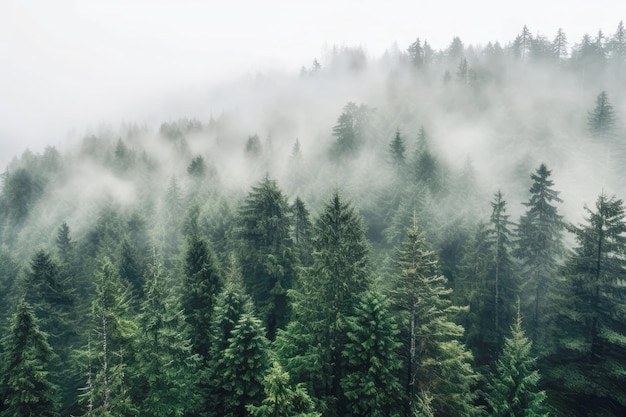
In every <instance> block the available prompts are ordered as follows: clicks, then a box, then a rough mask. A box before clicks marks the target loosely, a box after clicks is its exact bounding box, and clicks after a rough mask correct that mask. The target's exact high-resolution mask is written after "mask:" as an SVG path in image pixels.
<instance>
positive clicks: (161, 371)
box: [131, 250, 200, 417]
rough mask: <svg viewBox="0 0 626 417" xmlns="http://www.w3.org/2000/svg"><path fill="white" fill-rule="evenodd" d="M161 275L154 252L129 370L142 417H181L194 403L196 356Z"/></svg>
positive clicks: (148, 271)
mask: <svg viewBox="0 0 626 417" xmlns="http://www.w3.org/2000/svg"><path fill="white" fill-rule="evenodd" d="M164 274H165V271H164V270H163V265H162V262H161V260H160V258H159V257H158V256H157V255H156V250H155V252H154V253H153V255H152V259H151V261H150V263H149V265H148V270H147V274H146V284H145V290H144V292H145V299H144V300H143V302H142V303H141V313H140V315H139V318H138V323H139V330H140V332H139V337H138V341H137V349H136V350H137V355H136V364H135V365H134V366H133V369H132V370H131V371H132V380H133V387H134V390H133V391H134V397H135V398H134V399H135V402H136V403H137V404H138V406H139V408H140V409H141V415H142V416H154V417H161V416H163V417H165V416H172V417H174V416H182V415H185V413H188V412H193V411H194V410H195V408H196V407H197V404H198V395H197V392H196V383H197V382H198V381H197V380H198V376H197V372H198V366H199V361H200V357H199V356H198V355H194V354H193V353H192V351H191V349H192V346H191V341H190V335H189V328H188V326H187V324H186V323H185V318H184V316H183V314H182V310H181V309H180V305H179V303H178V302H177V301H176V299H175V298H174V297H173V296H172V294H171V292H170V289H169V288H167V286H166V277H165V276H164Z"/></svg>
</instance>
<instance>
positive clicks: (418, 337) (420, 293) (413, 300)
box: [391, 220, 478, 416]
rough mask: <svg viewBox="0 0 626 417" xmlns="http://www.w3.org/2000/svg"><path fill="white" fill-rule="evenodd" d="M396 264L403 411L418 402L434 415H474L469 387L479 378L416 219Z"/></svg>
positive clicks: (395, 299) (407, 412)
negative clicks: (404, 395)
mask: <svg viewBox="0 0 626 417" xmlns="http://www.w3.org/2000/svg"><path fill="white" fill-rule="evenodd" d="M397 262H398V263H397V272H396V275H395V277H394V278H393V283H392V288H393V289H392V290H391V296H392V300H393V303H394V305H395V308H396V311H397V312H398V314H399V316H400V320H401V326H402V327H401V331H402V333H401V336H402V347H401V349H400V351H401V357H402V358H403V360H404V364H403V371H402V383H403V385H404V389H405V391H406V400H407V402H406V404H405V407H404V415H407V416H408V415H410V414H411V413H413V412H417V409H418V408H420V407H419V406H420V405H422V406H425V405H427V407H426V408H428V409H432V410H434V413H435V414H436V415H437V414H441V415H449V416H470V415H475V414H477V413H478V409H477V408H475V407H474V405H473V401H474V395H473V394H472V391H471V387H472V385H473V384H474V383H476V381H477V379H478V377H477V375H476V374H475V373H474V371H473V370H472V368H471V365H470V363H471V361H472V354H471V353H470V352H468V351H467V350H466V349H465V346H464V345H463V344H462V343H461V338H462V337H463V331H464V329H463V327H461V326H460V325H458V324H456V323H454V321H453V319H454V318H455V317H456V316H457V315H458V313H459V312H460V310H461V309H460V308H459V307H455V306H453V305H452V303H451V301H450V294H451V290H450V289H448V288H447V280H446V278H445V277H444V276H442V275H441V274H439V271H438V269H439V268H438V265H437V260H436V257H435V255H434V253H433V252H432V251H430V250H428V248H427V244H426V241H425V239H424V236H423V234H421V233H419V232H418V229H417V221H416V220H414V223H413V227H411V228H409V229H408V231H407V237H406V239H405V241H404V242H403V244H402V246H401V248H400V249H399V250H398V254H397ZM426 400H428V401H426ZM425 402H426V403H427V404H425ZM421 408H424V407H421Z"/></svg>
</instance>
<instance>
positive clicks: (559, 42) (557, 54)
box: [552, 28, 568, 64]
mask: <svg viewBox="0 0 626 417" xmlns="http://www.w3.org/2000/svg"><path fill="white" fill-rule="evenodd" d="M567 44H568V42H567V36H566V35H565V32H564V31H563V29H561V28H559V29H558V30H557V32H556V36H555V37H554V41H553V42H552V53H553V55H554V59H555V60H556V62H557V64H560V63H561V62H562V61H563V59H565V58H567Z"/></svg>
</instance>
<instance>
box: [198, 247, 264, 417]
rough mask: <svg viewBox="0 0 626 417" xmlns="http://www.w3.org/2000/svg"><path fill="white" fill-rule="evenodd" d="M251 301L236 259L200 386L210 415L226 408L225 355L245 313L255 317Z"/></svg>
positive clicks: (220, 300) (222, 295)
mask: <svg viewBox="0 0 626 417" xmlns="http://www.w3.org/2000/svg"><path fill="white" fill-rule="evenodd" d="M252 312H253V307H252V300H251V299H250V297H249V296H248V295H247V294H246V293H245V292H244V289H243V282H242V278H241V273H240V271H239V270H238V268H237V265H236V263H235V261H234V258H233V259H231V267H230V271H229V273H228V275H227V279H226V284H225V286H224V289H223V290H222V291H221V292H220V294H219V295H218V296H217V299H216V301H215V308H214V311H213V315H212V319H211V326H210V330H209V346H210V348H209V355H208V358H209V361H208V363H207V366H206V369H207V371H206V374H205V375H202V377H201V378H202V380H201V381H200V386H201V387H202V388H203V390H205V398H204V399H203V409H204V411H205V413H207V415H209V416H214V417H219V416H221V415H222V414H221V413H222V411H223V410H225V407H226V399H227V397H228V395H230V394H229V392H228V391H227V390H226V387H225V386H224V385H223V384H222V382H223V379H222V378H223V375H224V373H225V372H226V368H227V366H228V363H227V361H226V359H225V357H224V352H225V351H226V349H228V347H229V346H230V342H229V340H230V338H231V337H232V335H233V331H234V329H235V326H236V325H237V323H238V322H239V319H240V318H241V316H242V314H252Z"/></svg>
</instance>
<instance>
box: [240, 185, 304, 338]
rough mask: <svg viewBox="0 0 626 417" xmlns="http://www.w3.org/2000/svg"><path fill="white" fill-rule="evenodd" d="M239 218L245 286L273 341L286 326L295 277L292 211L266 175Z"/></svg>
mask: <svg viewBox="0 0 626 417" xmlns="http://www.w3.org/2000/svg"><path fill="white" fill-rule="evenodd" d="M239 217H240V221H239V224H240V229H239V237H240V239H241V245H240V248H239V259H240V262H241V269H242V273H243V279H244V283H245V285H246V288H247V290H248V291H249V293H250V296H251V297H252V300H253V301H254V303H255V306H256V307H257V309H258V311H259V316H260V317H261V318H262V320H263V321H264V323H265V325H266V327H267V330H268V337H269V338H270V339H273V337H274V334H275V332H276V329H277V328H278V327H283V326H284V325H285V323H286V319H287V314H288V311H287V289H289V288H291V284H292V281H293V279H294V275H295V266H296V254H295V251H294V245H293V240H292V239H291V219H292V215H291V209H290V207H289V204H288V202H287V198H286V197H285V196H284V195H283V193H282V191H281V190H280V188H279V187H278V184H277V183H276V181H274V180H271V179H270V178H269V177H267V176H266V177H265V178H264V179H263V180H262V181H261V182H260V183H259V184H258V185H256V186H253V187H252V191H251V192H250V193H249V194H248V196H247V197H246V199H245V202H244V204H243V206H242V207H241V209H240V211H239Z"/></svg>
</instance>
